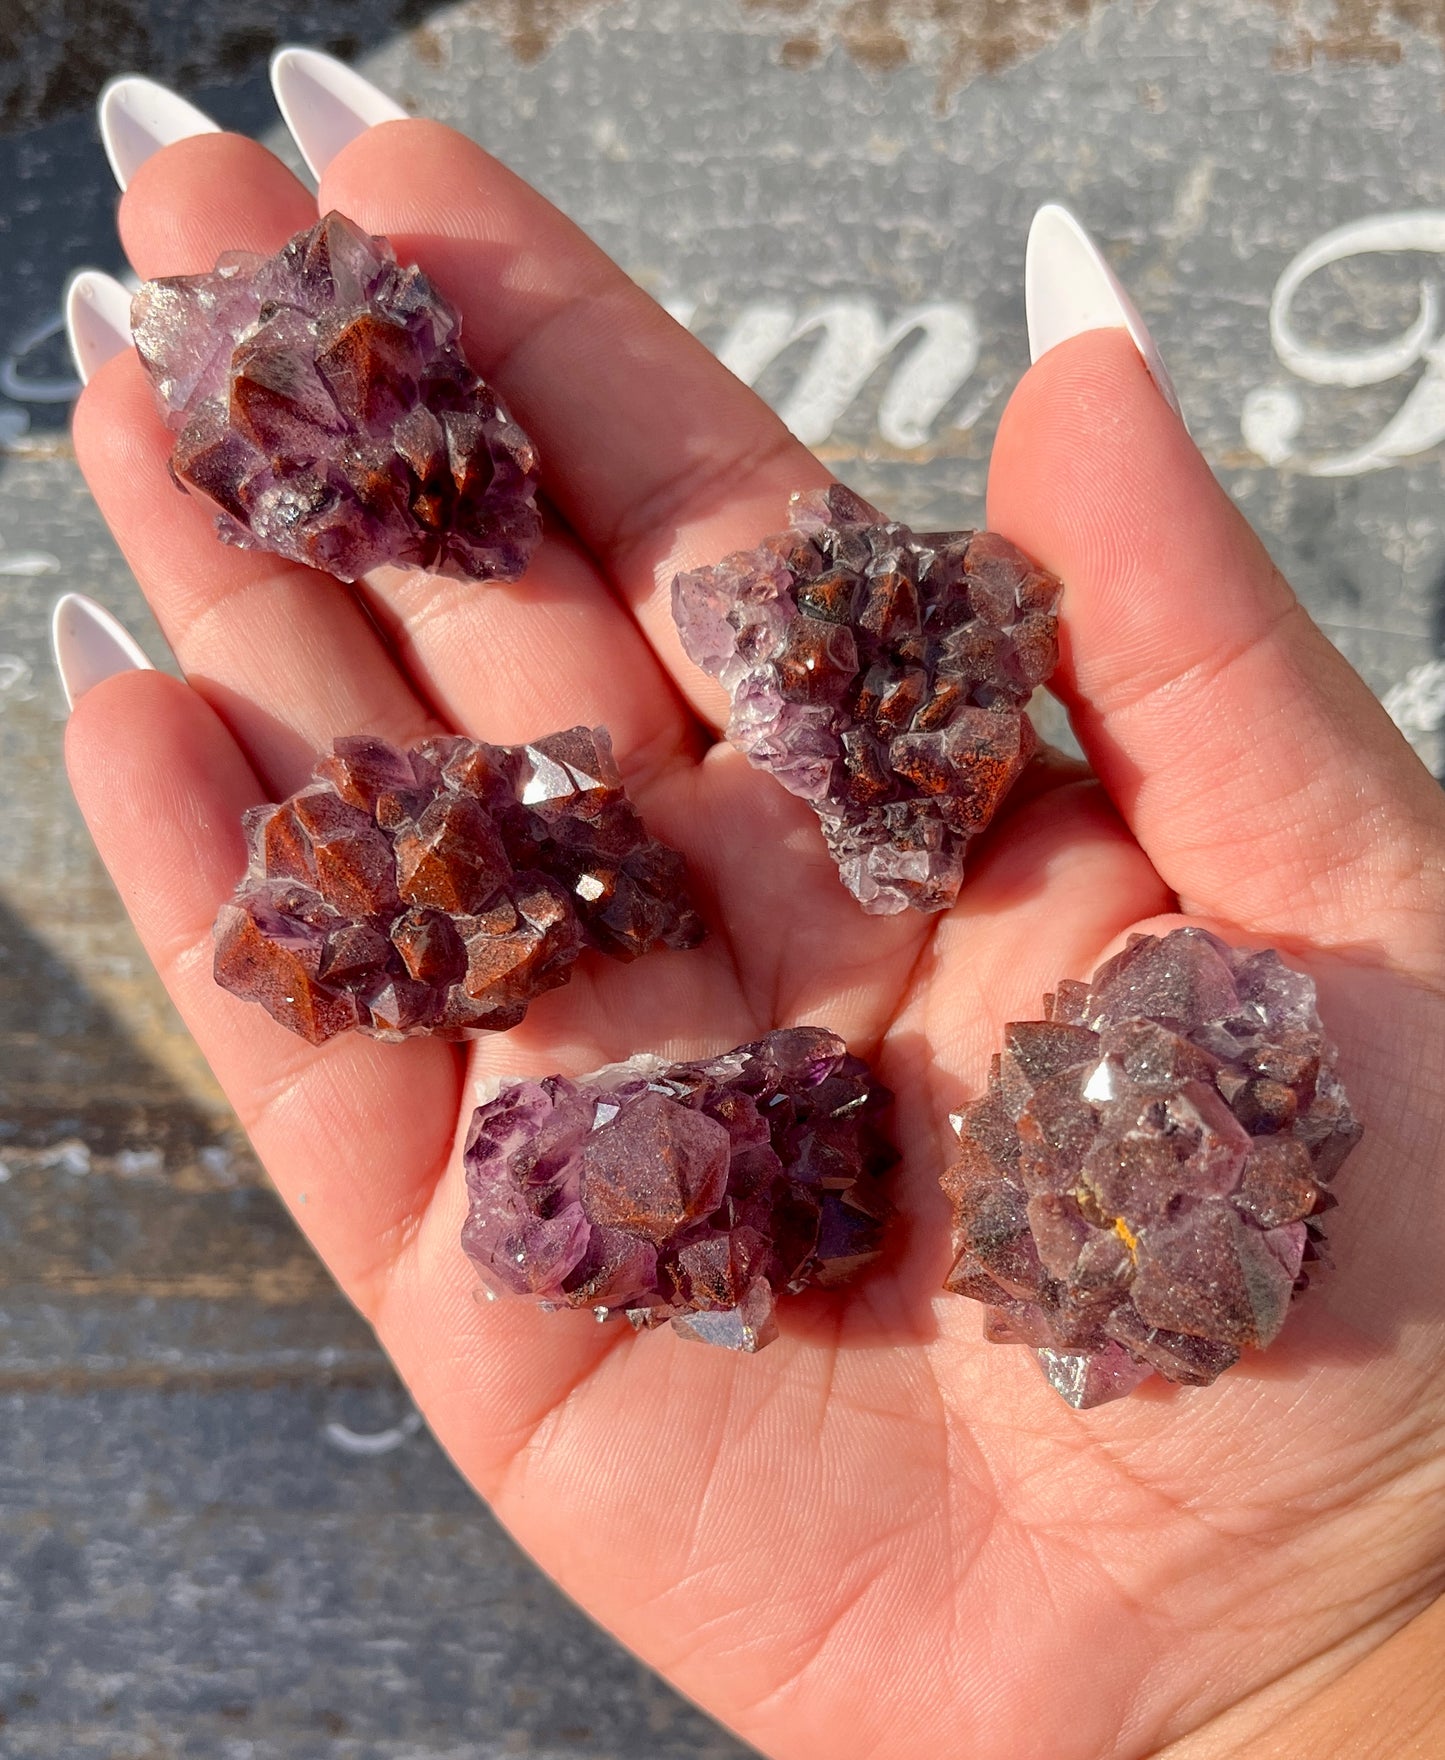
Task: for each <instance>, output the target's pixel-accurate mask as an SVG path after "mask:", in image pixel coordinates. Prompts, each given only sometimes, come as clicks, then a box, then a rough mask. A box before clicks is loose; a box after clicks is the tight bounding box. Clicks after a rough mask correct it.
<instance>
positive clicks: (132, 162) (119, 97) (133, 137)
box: [98, 73, 221, 189]
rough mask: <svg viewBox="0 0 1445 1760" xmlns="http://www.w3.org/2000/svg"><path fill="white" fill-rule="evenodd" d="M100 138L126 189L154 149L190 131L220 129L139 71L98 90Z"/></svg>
mask: <svg viewBox="0 0 1445 1760" xmlns="http://www.w3.org/2000/svg"><path fill="white" fill-rule="evenodd" d="M98 109H99V111H100V138H101V140H102V142H103V143H104V145H105V156H106V158H107V159H109V160H110V168H111V170H112V171H113V172H114V173H115V181H116V182H117V183H118V184H119V185H120V187H121V188H122V189H124V188H125V187H126V186H127V185H128V184H129V182H130V180H131V178H133V177H134V176H135V174H136V172H137V171H139V170H140V168H141V166H142V165H144V164H145V162H146V160H147V159H149V158H150V157H151V156H152V155H153V154H155V153H158V152H160V150H161V148H162V147H168V146H170V145H171V143H172V142H173V141H183V140H187V139H189V137H190V136H191V135H193V134H219V133H220V132H221V130H220V126H219V124H217V123H215V122H212V121H211V119H210V117H209V116H207V115H206V113H205V111H204V110H197V108H196V107H195V105H194V104H188V103H187V102H186V100H185V99H184V98H182V97H179V96H178V95H177V94H176V93H175V92H173V91H170V90H169V89H168V88H167V87H165V86H161V85H157V84H156V82H155V81H154V80H153V79H143V78H142V77H141V76H140V75H139V74H138V73H128V74H124V75H123V76H122V77H121V78H120V79H113V80H112V81H111V82H110V84H109V85H108V86H107V87H106V88H105V90H104V91H103V92H102V93H101V94H100V104H99V106H98Z"/></svg>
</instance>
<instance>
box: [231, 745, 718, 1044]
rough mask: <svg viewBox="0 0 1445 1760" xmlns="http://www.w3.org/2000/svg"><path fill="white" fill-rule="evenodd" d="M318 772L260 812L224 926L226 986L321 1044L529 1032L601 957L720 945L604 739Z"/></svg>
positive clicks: (428, 749)
mask: <svg viewBox="0 0 1445 1760" xmlns="http://www.w3.org/2000/svg"><path fill="white" fill-rule="evenodd" d="M314 775H315V779H314V781H313V782H312V784H311V785H310V786H309V787H307V788H304V789H302V790H301V791H300V793H299V794H294V795H292V796H291V798H290V799H289V800H287V801H283V802H282V803H281V805H280V806H276V807H256V808H254V809H253V810H252V811H251V812H250V813H248V814H247V816H246V830H247V835H248V837H249V840H250V846H251V865H250V869H249V871H248V873H247V874H246V876H245V878H244V879H243V880H242V882H241V885H240V887H239V889H238V890H237V893H236V897H235V899H234V900H233V901H232V902H231V903H230V904H228V905H226V906H225V907H224V909H223V910H222V911H221V914H220V916H219V918H218V919H217V922H216V981H217V982H218V983H219V984H221V985H223V986H224V987H225V988H226V989H227V990H231V991H234V992H235V994H236V995H238V996H243V997H245V998H246V999H247V1000H249V1001H252V1002H259V1003H260V1004H261V1006H262V1007H263V1008H264V1009H266V1011H267V1012H268V1013H269V1014H270V1015H271V1016H272V1017H273V1018H274V1019H276V1020H278V1021H279V1022H280V1023H281V1025H282V1026H284V1027H289V1028H290V1029H291V1031H292V1032H293V1033H299V1034H300V1035H301V1036H302V1037H303V1038H305V1039H309V1040H310V1041H311V1042H312V1044H314V1045H319V1044H321V1043H322V1042H323V1041H324V1040H326V1039H329V1038H331V1037H332V1036H333V1035H334V1034H336V1033H340V1032H344V1031H345V1030H346V1029H347V1028H349V1027H357V1028H359V1029H360V1030H361V1031H362V1032H363V1033H369V1034H371V1035H373V1036H374V1037H376V1038H379V1039H404V1038H407V1037H410V1036H411V1035H413V1034H431V1035H433V1036H435V1037H440V1038H447V1039H455V1038H460V1037H463V1036H465V1035H466V1034H467V1033H469V1032H473V1031H478V1030H492V1031H495V1030H498V1029H501V1028H506V1027H514V1026H516V1025H517V1023H518V1022H519V1021H520V1020H521V1019H522V1017H523V1016H524V1015H525V1014H526V1012H527V1006H528V1004H529V1003H530V1002H531V1001H532V1000H533V999H534V998H535V997H537V996H540V995H541V994H542V992H543V991H544V990H551V989H554V988H555V987H556V986H557V985H559V984H565V983H566V981H567V979H568V977H569V976H570V974H571V968H572V965H573V963H574V961H575V960H576V959H577V958H578V956H579V955H580V954H581V953H582V951H583V950H584V948H588V947H593V948H597V949H598V950H599V951H601V952H603V953H607V954H610V955H611V956H612V957H613V958H614V959H619V960H631V959H636V958H637V956H638V955H639V954H643V953H646V952H648V951H649V950H650V949H652V948H654V947H675V948H683V947H695V946H696V945H697V944H698V942H699V941H701V940H702V938H703V933H704V931H703V926H702V922H701V920H700V919H699V917H698V915H697V913H696V912H695V911H694V910H693V908H692V902H691V899H690V897H689V895H688V888H687V875H686V870H685V868H684V865H683V860H682V857H681V856H680V855H678V853H677V852H676V851H675V850H671V849H668V848H667V846H666V845H665V844H661V843H659V842H658V841H657V840H656V839H655V838H654V837H652V836H651V835H650V834H649V832H648V830H647V827H646V826H645V825H644V824H643V822H642V820H641V819H640V818H639V816H638V814H637V811H636V809H635V808H634V807H633V805H632V803H631V802H630V801H629V800H628V799H627V796H626V794H625V793H624V792H623V788H622V778H621V775H620V774H619V772H618V769H617V765H616V763H615V762H614V760H613V756H612V746H611V743H610V741H609V740H608V737H607V731H606V729H605V728H601V727H597V728H586V727H574V728H571V729H569V730H568V731H567V732H565V733H554V734H549V735H548V736H547V737H546V738H545V739H539V740H536V741H534V742H533V744H531V745H528V746H489V745H484V744H483V743H481V742H480V741H473V740H469V739H461V738H456V737H443V738H437V739H430V740H426V741H425V742H424V743H423V744H421V745H419V746H415V747H413V749H412V750H411V751H409V752H404V751H401V750H399V749H398V748H397V747H395V746H390V745H388V744H387V743H386V742H385V741H384V740H379V739H368V738H366V737H364V736H358V737H355V738H350V739H340V740H337V742H336V745H335V748H334V750H333V752H332V755H331V756H330V757H328V758H323V759H322V760H321V762H320V763H319V764H318V765H317V766H316V770H315V773H314Z"/></svg>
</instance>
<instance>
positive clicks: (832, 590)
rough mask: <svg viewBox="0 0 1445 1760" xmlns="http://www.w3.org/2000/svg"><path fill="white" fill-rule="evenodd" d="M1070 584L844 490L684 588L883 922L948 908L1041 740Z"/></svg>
mask: <svg viewBox="0 0 1445 1760" xmlns="http://www.w3.org/2000/svg"><path fill="white" fill-rule="evenodd" d="M1061 590H1062V588H1061V586H1060V583H1059V582H1058V580H1056V579H1055V578H1054V576H1053V575H1051V574H1048V573H1046V572H1045V571H1044V570H1043V569H1041V568H1038V567H1036V566H1035V565H1034V564H1033V563H1032V562H1030V561H1029V559H1028V558H1027V557H1026V556H1025V555H1024V554H1023V553H1022V552H1021V551H1020V550H1018V549H1016V548H1015V547H1014V546H1013V545H1012V544H1010V543H1009V542H1008V541H1007V539H1005V538H1001V537H999V536H998V535H997V534H996V533H993V532H928V533H914V532H912V531H910V530H909V528H908V527H907V526H904V525H898V524H896V523H893V522H890V521H886V520H884V518H883V516H882V514H880V513H879V512H878V511H877V510H876V509H875V508H873V507H870V506H869V505H868V503H867V502H866V501H863V500H861V499H860V498H859V497H858V496H857V495H855V494H854V493H853V492H852V490H850V489H845V488H844V487H843V486H842V485H841V484H834V485H833V486H832V487H831V488H828V489H825V490H817V491H812V492H810V493H808V494H799V495H795V496H794V497H793V502H792V526H791V528H790V530H788V531H786V532H784V533H781V534H779V535H778V536H775V537H771V538H767V539H765V540H764V541H763V543H762V544H760V545H759V546H758V548H757V549H756V550H748V551H741V552H739V553H738V554H737V555H735V556H729V557H728V558H727V559H726V560H725V561H723V562H720V563H718V564H717V566H716V567H714V568H702V569H696V570H694V571H693V572H691V573H689V574H680V575H679V576H678V577H677V579H676V580H675V581H674V582H673V588H672V605H673V616H674V617H675V618H676V620H677V627H678V631H679V633H680V634H681V637H682V644H683V646H684V648H686V650H687V652H688V654H689V655H690V656H691V658H692V659H693V660H694V661H696V663H697V664H698V665H699V666H700V667H702V669H703V670H704V671H705V672H708V673H711V674H712V676H713V677H714V678H717V679H719V680H721V682H722V683H723V685H724V686H725V687H726V688H727V690H728V693H729V695H730V696H731V698H732V714H731V717H730V719H729V721H728V728H727V734H728V738H729V739H730V740H731V741H732V743H733V744H734V745H735V746H736V747H737V748H738V750H739V751H741V752H743V753H744V754H745V755H746V756H747V757H748V759H749V760H750V761H751V762H752V763H754V764H756V765H757V766H758V768H759V769H762V770H769V771H771V772H772V774H773V775H774V776H776V777H777V779H778V781H779V782H781V783H782V784H783V786H784V788H786V789H788V790H789V791H790V792H791V793H793V794H795V795H798V796H799V797H800V798H801V799H803V800H805V801H807V802H808V803H809V805H810V806H811V807H812V808H813V810H814V811H815V812H816V813H817V815H818V818H819V820H820V821H821V823H822V827H823V835H824V838H825V839H826V840H827V844H828V848H829V850H830V851H831V853H832V855H833V859H834V860H835V861H836V862H837V864H838V871H839V873H840V874H841V876H842V879H843V883H844V885H845V886H846V887H847V888H848V890H849V891H850V892H851V893H852V894H853V896H854V897H855V898H856V899H857V900H858V902H859V903H860V904H861V905H862V906H863V908H864V910H865V911H870V912H874V913H877V914H889V913H892V912H895V911H901V910H903V909H905V908H907V907H908V906H912V907H913V908H915V909H917V910H923V911H938V910H946V909H947V908H948V906H949V905H951V904H952V903H953V901H954V899H955V898H956V897H957V896H958V889H959V885H960V883H961V881H962V878H963V862H964V853H965V850H966V848H967V845H968V842H969V840H970V839H971V838H972V837H974V836H975V835H976V834H977V833H978V832H980V831H981V830H982V829H983V828H984V826H985V825H987V824H988V822H989V820H990V819H991V818H992V817H993V815H994V813H995V811H996V810H997V808H998V806H999V803H1000V802H1001V801H1002V800H1003V798H1004V796H1005V795H1006V794H1007V793H1008V791H1009V789H1010V788H1011V787H1012V786H1013V783H1014V781H1015V780H1016V779H1017V777H1018V775H1019V772H1020V771H1021V770H1022V769H1023V767H1024V765H1025V764H1026V763H1027V762H1028V760H1029V758H1030V757H1031V756H1032V755H1033V752H1034V750H1035V748H1036V745H1037V740H1036V738H1035V735H1034V730H1033V726H1032V723H1031V722H1030V721H1029V718H1028V716H1027V715H1026V714H1025V713H1024V705H1025V704H1026V703H1027V701H1028V699H1029V696H1030V695H1031V693H1032V692H1033V690H1034V688H1035V687H1036V686H1037V685H1040V684H1042V683H1043V681H1044V680H1045V679H1046V678H1048V676H1049V674H1050V673H1051V672H1052V671H1053V669H1054V666H1055V664H1056V662H1057V660H1058V622H1057V619H1056V617H1055V615H1054V607H1055V605H1056V604H1057V602H1058V597H1059V593H1060V592H1061Z"/></svg>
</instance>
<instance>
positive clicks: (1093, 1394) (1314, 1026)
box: [943, 929, 1360, 1407]
mask: <svg viewBox="0 0 1445 1760" xmlns="http://www.w3.org/2000/svg"><path fill="white" fill-rule="evenodd" d="M1045 1012H1046V1014H1047V1017H1048V1018H1047V1019H1046V1020H1042V1021H1015V1022H1014V1023H1013V1025H1011V1026H1010V1027H1009V1028H1008V1029H1007V1030H1006V1032H1005V1036H1004V1050H1003V1052H1002V1053H1001V1054H1000V1055H999V1056H998V1057H996V1058H995V1059H994V1062H993V1069H992V1071H991V1073H990V1076H989V1084H988V1091H987V1093H986V1094H985V1095H984V1097H983V1098H982V1099H981V1100H979V1101H977V1102H976V1103H975V1104H974V1105H972V1106H970V1107H967V1108H966V1109H965V1110H964V1112H963V1113H962V1114H961V1115H960V1116H959V1119H958V1135H959V1158H958V1160H957V1161H956V1162H955V1164H954V1165H953V1166H952V1167H951V1168H950V1169H949V1170H948V1172H947V1173H946V1174H945V1175H944V1178H943V1186H944V1190H945V1191H946V1192H947V1193H948V1195H949V1197H950V1198H951V1199H952V1201H953V1205H954V1250H955V1252H956V1254H957V1261H956V1263H955V1265H954V1267H953V1270H952V1272H951V1273H950V1275H949V1278H948V1288H949V1289H951V1290H955V1291H956V1292H957V1293H958V1294H960V1295H966V1296H971V1297H973V1299H974V1300H975V1301H979V1302H983V1303H985V1304H986V1307H987V1320H986V1326H985V1330H986V1333H987V1336H988V1337H989V1338H990V1339H991V1340H992V1341H993V1342H994V1343H995V1344H1025V1345H1031V1346H1032V1347H1033V1348H1034V1349H1035V1350H1036V1351H1037V1353H1038V1356H1039V1360H1040V1362H1041V1364H1042V1366H1043V1369H1044V1373H1045V1374H1046V1376H1047V1377H1048V1379H1049V1381H1050V1383H1051V1384H1052V1385H1053V1386H1054V1387H1055V1388H1056V1389H1057V1390H1058V1392H1059V1393H1061V1394H1062V1395H1063V1397H1064V1398H1065V1399H1066V1400H1068V1401H1069V1403H1070V1404H1071V1405H1074V1406H1080V1407H1082V1406H1094V1405H1100V1404H1102V1403H1103V1402H1104V1401H1105V1400H1110V1399H1117V1398H1119V1397H1120V1396H1121V1395H1123V1394H1126V1393H1128V1392H1130V1391H1131V1390H1132V1389H1133V1388H1134V1387H1135V1386H1137V1385H1138V1383H1139V1382H1140V1381H1142V1380H1144V1379H1145V1378H1146V1377H1147V1376H1148V1375H1149V1374H1151V1373H1152V1372H1155V1371H1157V1372H1158V1373H1159V1374H1160V1375H1162V1376H1164V1377H1165V1379H1166V1380H1169V1381H1180V1382H1194V1383H1196V1384H1204V1383H1207V1382H1211V1381H1213V1380H1214V1379H1215V1377H1216V1376H1218V1375H1219V1374H1221V1373H1222V1372H1223V1371H1224V1370H1225V1369H1227V1368H1229V1367H1230V1365H1231V1364H1233V1363H1234V1362H1236V1361H1237V1360H1238V1358H1239V1355H1240V1352H1241V1351H1242V1350H1245V1349H1250V1348H1254V1349H1258V1348H1262V1347H1263V1346H1265V1345H1268V1344H1269V1343H1271V1342H1272V1340H1273V1339H1274V1338H1275V1336H1276V1335H1277V1334H1278V1332H1279V1330H1280V1327H1281V1326H1282V1325H1283V1324H1284V1320H1285V1314H1286V1312H1287V1310H1288V1308H1289V1304H1290V1301H1291V1299H1292V1297H1294V1296H1295V1295H1297V1294H1298V1293H1299V1292H1300V1291H1302V1290H1303V1289H1304V1288H1305V1285H1306V1283H1307V1282H1308V1269H1307V1268H1308V1266H1309V1265H1310V1264H1311V1263H1312V1262H1313V1261H1315V1260H1318V1259H1321V1258H1322V1257H1323V1251H1322V1242H1323V1230H1322V1226H1321V1218H1322V1216H1323V1215H1324V1213H1325V1211H1327V1210H1329V1209H1331V1208H1332V1207H1333V1205H1334V1203H1335V1200H1334V1198H1333V1197H1332V1196H1331V1194H1330V1193H1329V1191H1328V1190H1327V1187H1328V1185H1329V1182H1330V1181H1331V1180H1332V1179H1333V1177H1334V1175H1335V1173H1336V1172H1337V1171H1338V1170H1339V1167H1340V1164H1341V1163H1342V1162H1343V1161H1344V1159H1345V1157H1346V1156H1347V1155H1348V1154H1349V1152H1350V1150H1351V1149H1352V1148H1353V1147H1354V1146H1355V1143H1356V1142H1357V1141H1358V1140H1359V1136H1360V1128H1359V1126H1358V1125H1357V1124H1356V1123H1355V1120H1354V1118H1353V1116H1352V1114H1351V1112H1350V1107H1349V1102H1348V1101H1347V1100H1346V1098H1345V1092H1344V1089H1343V1087H1342V1086H1341V1084H1340V1080H1339V1077H1338V1076H1337V1075H1336V1074H1335V1070H1334V1055H1335V1053H1334V1049H1333V1047H1332V1046H1331V1045H1330V1044H1329V1043H1328V1041H1327V1040H1326V1039H1325V1037H1324V1030H1323V1028H1322V1027H1321V1025H1320V1019H1319V1015H1318V1014H1317V1012H1316V1009H1315V986H1314V982H1313V980H1312V979H1310V978H1308V977H1306V976H1305V975H1304V974H1303V973H1302V972H1296V971H1292V970H1291V969H1290V968H1289V967H1288V966H1286V965H1285V964H1284V963H1283V962H1282V961H1281V960H1280V957H1279V955H1278V954H1277V953H1273V952H1265V953H1248V952H1243V951H1241V950H1239V949H1236V948H1231V947H1229V946H1227V945H1226V944H1225V943H1224V942H1223V941H1220V940H1219V939H1217V937H1215V936H1213V935H1210V934H1207V933H1206V932H1205V931H1204V930H1202V929H1176V930H1174V931H1173V932H1172V933H1171V934H1169V935H1166V936H1164V937H1162V938H1160V937H1157V936H1153V935H1135V936H1133V937H1132V938H1131V940H1130V942H1129V945H1128V947H1127V948H1126V949H1125V951H1124V952H1123V953H1121V954H1119V955H1118V956H1117V957H1116V958H1115V959H1112V960H1110V961H1109V962H1108V963H1107V964H1106V965H1104V966H1101V967H1100V968H1099V970H1098V971H1097V972H1095V974H1094V976H1093V978H1092V979H1091V980H1090V982H1089V983H1087V984H1080V983H1074V982H1065V983H1063V984H1060V986H1059V988H1058V992H1057V994H1056V995H1054V996H1051V997H1048V998H1047V999H1046V1004H1045Z"/></svg>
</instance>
